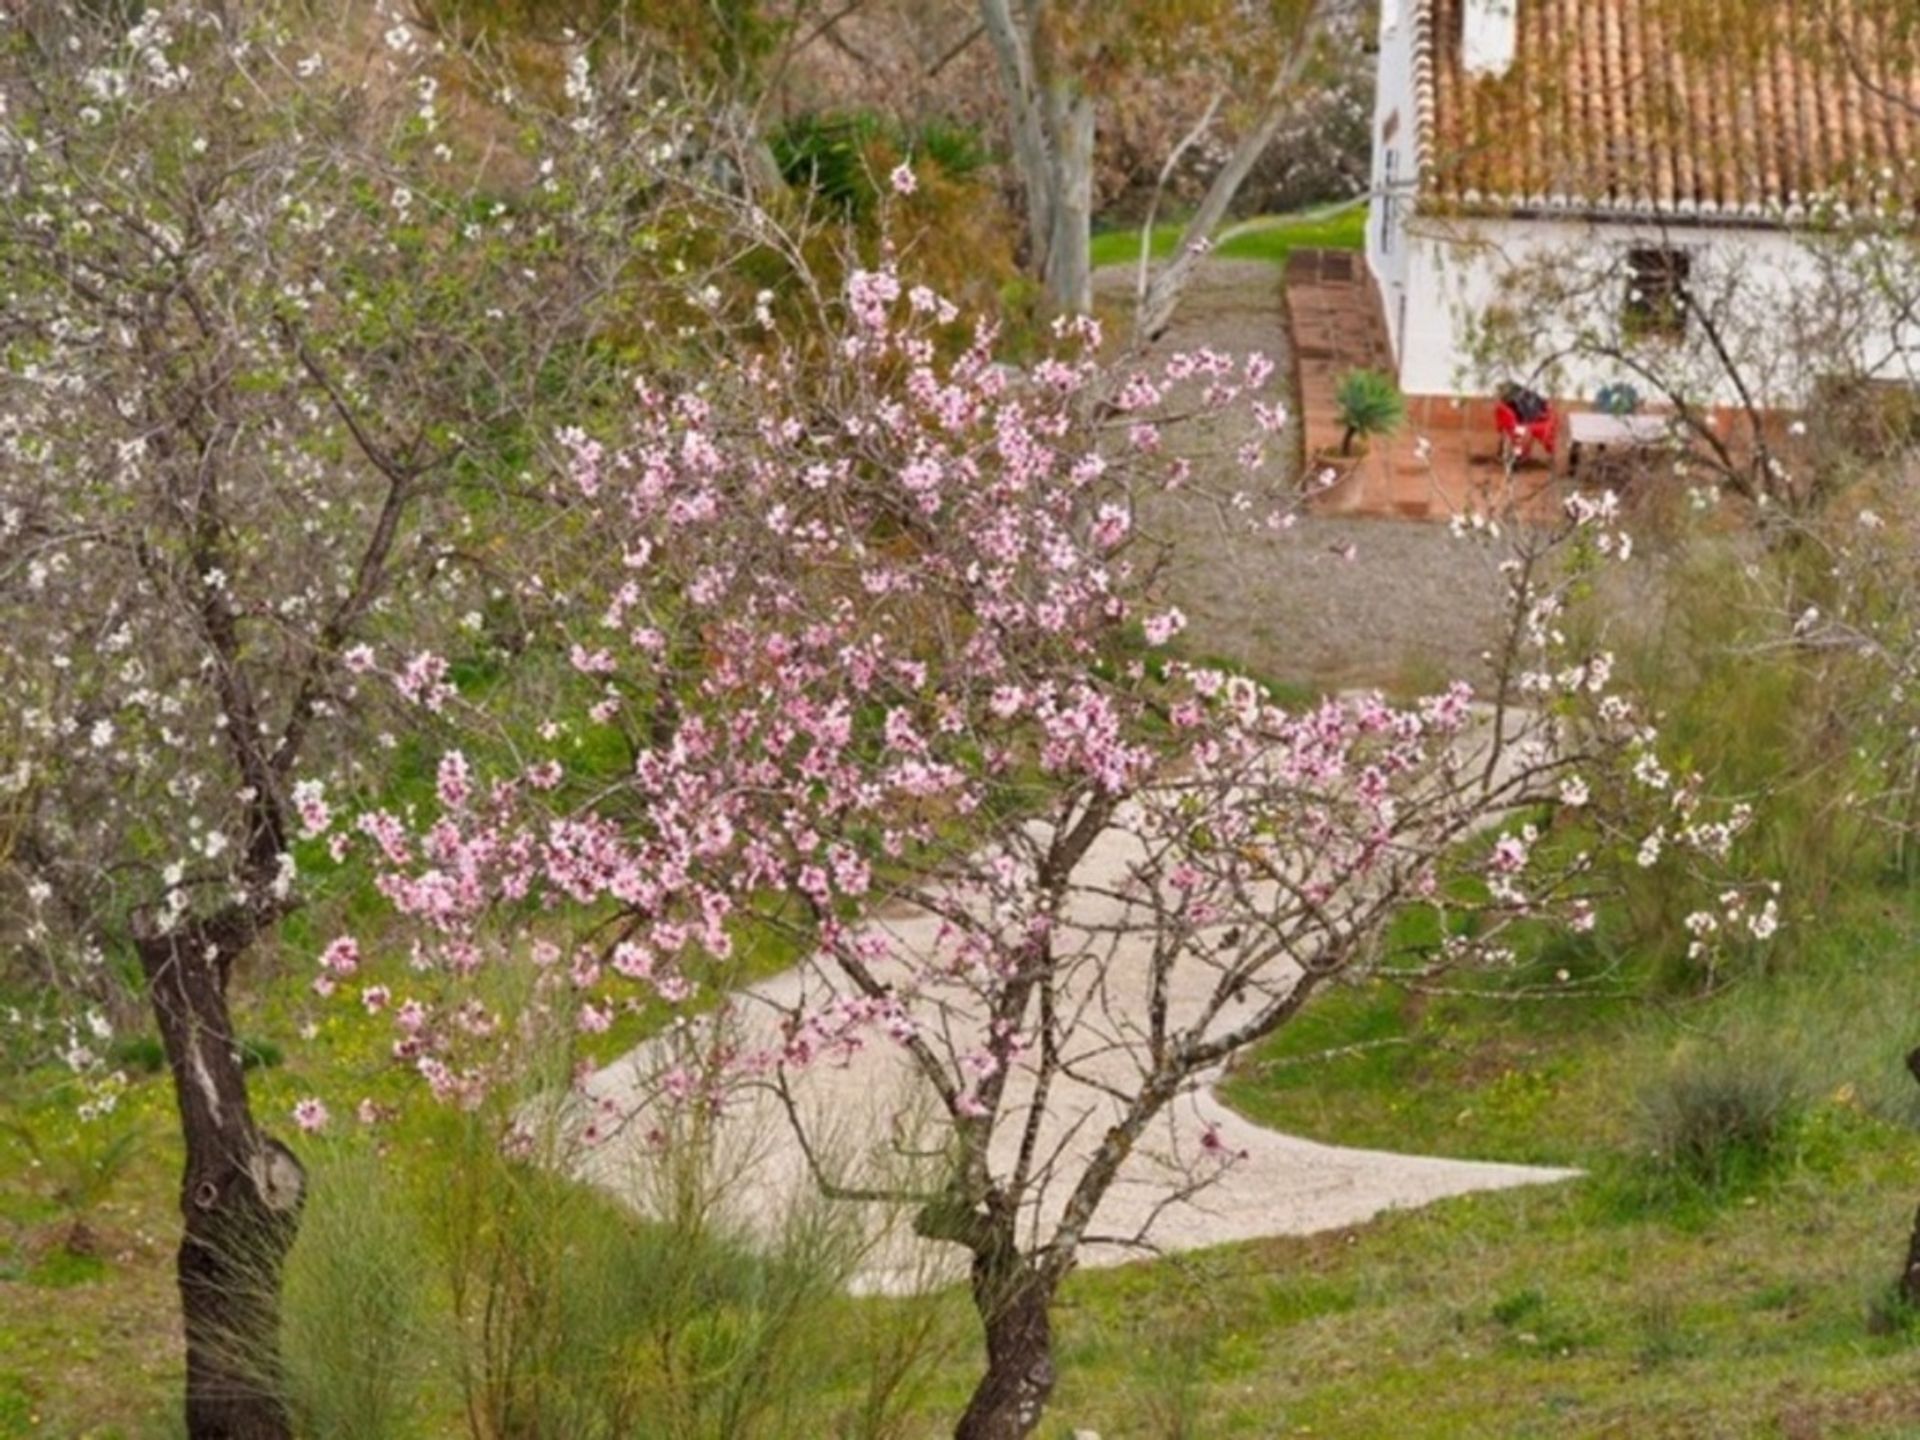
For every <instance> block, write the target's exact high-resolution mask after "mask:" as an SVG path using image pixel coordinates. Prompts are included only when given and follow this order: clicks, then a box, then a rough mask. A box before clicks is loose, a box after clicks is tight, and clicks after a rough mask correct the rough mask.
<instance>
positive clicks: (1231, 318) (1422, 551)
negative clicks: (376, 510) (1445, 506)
mask: <svg viewBox="0 0 1920 1440" xmlns="http://www.w3.org/2000/svg"><path fill="white" fill-rule="evenodd" d="M1133 275H1134V272H1133V271H1132V269H1131V268H1129V267H1113V268H1110V269H1106V270H1102V271H1101V272H1099V274H1098V275H1097V276H1096V283H1097V285H1098V288H1099V291H1100V293H1101V295H1102V296H1103V298H1105V299H1107V300H1108V301H1110V302H1113V303H1121V304H1123V303H1124V302H1125V297H1126V295H1127V292H1128V290H1129V287H1130V285H1131V283H1132V279H1133ZM1202 345H1207V346H1212V347H1213V348H1215V349H1218V350H1225V351H1228V352H1230V353H1234V354H1246V353H1248V352H1251V351H1255V350H1259V351H1264V352H1265V353H1266V354H1268V355H1269V356H1271V357H1272V358H1273V359H1274V360H1275V361H1276V362H1277V363H1278V365H1279V372H1278V375H1277V376H1276V379H1275V381H1274V384H1275V385H1276V386H1282V385H1284V383H1285V382H1284V377H1285V376H1286V374H1287V373H1288V366H1287V353H1286V350H1287V334H1286V325H1285V318H1284V312H1283V309H1282V304H1281V294H1280V271H1279V268H1278V267H1276V266H1274V265H1271V264H1268V263H1266V262H1264V261H1258V260H1210V261H1208V262H1207V264H1206V265H1205V266H1203V267H1202V269H1201V270H1200V271H1199V273H1198V274H1197V275H1196V277H1195V279H1194V282H1193V286H1192V288H1191V289H1190V290H1189V291H1188V293H1187V296H1186V298H1185V300H1184V301H1183V302H1182V304H1181V307H1180V310H1179V312H1178V313H1177V314H1176V316H1175V318H1174V323H1173V327H1172V329H1171V330H1170V331H1169V332H1168V334H1167V335H1166V336H1165V337H1164V338H1163V339H1162V340H1161V342H1160V347H1161V348H1162V349H1187V348H1198V347H1199V346H1202ZM1183 429H1184V430H1186V431H1187V432H1189V433H1182V431H1183ZM1254 434H1255V431H1254V428H1253V426H1252V424H1251V421H1250V420H1249V421H1247V422H1244V423H1243V424H1241V425H1240V426H1239V427H1237V428H1236V427H1233V426H1226V425H1222V424H1221V423H1219V422H1217V421H1213V420H1209V421H1207V422H1206V423H1205V424H1204V426H1201V425H1194V426H1187V427H1182V426H1180V425H1178V424H1175V425H1173V426H1170V427H1169V432H1168V439H1169V443H1170V445H1172V446H1173V447H1175V448H1177V449H1180V450H1182V451H1184V452H1185V453H1189V454H1191V455H1193V456H1194V458H1195V461H1196V464H1197V465H1200V466H1203V467H1209V468H1210V469H1211V471H1212V472H1213V473H1214V474H1216V475H1219V476H1230V475H1231V473H1232V466H1231V456H1232V454H1233V452H1234V451H1235V450H1236V449H1237V448H1238V447H1239V445H1240V444H1241V443H1243V442H1244V441H1246V440H1248V439H1250V438H1253V436H1254ZM1282 440H1283V444H1282V447H1281V449H1282V451H1283V453H1282V454H1277V455H1276V456H1275V458H1274V460H1273V461H1272V462H1270V465H1269V478H1268V481H1267V485H1268V489H1269V490H1270V491H1272V492H1274V493H1280V492H1285V491H1287V490H1289V489H1290V488H1291V487H1292V486H1293V484H1294V483H1295V477H1294V472H1295V470H1296V469H1297V463H1298V462H1297V459H1296V458H1295V457H1296V456H1297V449H1298V437H1297V433H1296V432H1289V433H1288V434H1287V435H1285V436H1283V437H1282ZM1226 483H1231V481H1230V480H1229V481H1227V482H1226ZM1143 519H1144V523H1145V528H1147V529H1148V530H1149V531H1150V532H1151V533H1153V534H1154V535H1155V536H1156V537H1157V538H1159V539H1161V540H1163V541H1164V542H1165V543H1167V544H1168V545H1169V546H1170V547H1171V555H1170V562H1169V566H1168V570H1167V575H1166V579H1167V588H1168V592H1169V598H1171V600H1172V601H1173V603H1175V604H1176V605H1178V606H1179V607H1180V608H1181V609H1182V610H1184V611H1185V612H1186V614H1187V617H1188V621H1189V628H1188V632H1187V648H1188V649H1189V650H1190V651H1191V652H1192V653H1194V654H1198V655H1204V656H1213V657H1218V658H1221V659H1229V660H1233V661H1236V662H1238V663H1240V664H1242V665H1245V666H1247V667H1249V668H1250V669H1252V670H1254V671H1256V672H1258V673H1260V674H1262V675H1265V676H1267V677H1268V678H1271V679H1277V680H1287V681H1293V682H1299V683H1304V684H1309V685H1315V686H1321V687H1325V688H1339V687H1345V686H1354V685H1381V686H1387V687H1405V686H1418V687H1424V686H1430V685H1432V684H1434V683H1436V682H1438V681H1440V680H1442V679H1444V678H1447V677H1451V676H1456V675H1464V676H1466V677H1468V678H1470V679H1477V678H1479V677H1480V675H1481V673H1482V672H1481V667H1480V664H1479V660H1478V657H1479V656H1480V654H1481V652H1482V651H1484V650H1485V649H1486V647H1487V645H1488V644H1489V642H1490V641H1491V640H1492V638H1493V637H1494V635H1495V633H1496V630H1497V626H1498V624H1499V616H1500V608H1501V606H1500V581H1499V576H1498V573H1497V571H1496V570H1495V568H1494V566H1495V562H1496V560H1497V558H1498V557H1497V556H1495V555H1493V554H1492V553H1490V551H1489V550H1488V549H1487V548H1486V547H1482V546H1477V545H1471V544H1463V543H1462V542H1460V541H1458V540H1455V539H1454V538H1453V537H1452V536H1451V535H1450V534H1449V533H1448V532H1447V529H1446V527H1445V526H1443V525H1434V524H1429V523H1425V522H1420V521H1406V520H1355V519H1340V518H1322V517H1318V516H1311V515H1308V516H1303V517H1302V518H1301V519H1300V520H1299V521H1298V522H1297V524H1296V525H1295V526H1294V528H1293V529H1292V530H1290V531H1287V532H1284V533H1274V532H1272V531H1266V530H1261V529H1259V528H1256V527H1255V526H1253V525H1251V524H1249V523H1248V522H1247V521H1246V518H1245V517H1244V516H1241V515H1233V516H1223V515H1222V514H1221V512H1220V509H1219V507H1218V505H1217V504H1216V503H1215V502H1213V501H1211V500H1209V499H1206V498H1203V497H1202V496H1200V495H1198V494H1183V493H1180V492H1176V493H1174V494H1172V495H1168V496H1162V497H1156V499H1155V500H1154V502H1153V504H1152V506H1151V508H1150V510H1149V511H1148V512H1147V513H1146V515H1145V516H1144V517H1143ZM1349 557H1350V558H1349Z"/></svg>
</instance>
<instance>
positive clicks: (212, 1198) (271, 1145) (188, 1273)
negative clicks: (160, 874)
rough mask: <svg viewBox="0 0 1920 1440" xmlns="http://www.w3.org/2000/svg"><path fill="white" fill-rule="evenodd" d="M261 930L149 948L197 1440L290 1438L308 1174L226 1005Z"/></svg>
mask: <svg viewBox="0 0 1920 1440" xmlns="http://www.w3.org/2000/svg"><path fill="white" fill-rule="evenodd" d="M251 937H252V927H251V926H250V925H249V924H247V923H246V922H245V921H244V920H242V919H239V918H238V917H232V916H229V917H227V918H225V919H224V920H223V919H219V918H216V919H215V920H211V921H206V922H200V923H195V924H189V925H186V926H184V927H182V928H181V929H180V930H177V931H175V932H174V933H172V934H168V935H164V936H148V937H145V938H142V939H141V940H140V941H139V942H138V950H139V955H140V964H141V968H142V969H143V970H144V971H145V972H146V977H147V985H148V989H149V991H150V994H151V998H152V1001H153V1013H154V1018H155V1019H156V1020H157V1021H158V1022H159V1025H160V1036H161V1039H162V1041H163V1042H164V1044H165V1046H166V1052H167V1063H168V1066H169V1067H170V1069H171V1070H172V1072H173V1087H174V1095H175V1098H176V1100H177V1102H178V1105H179V1111H180V1133H181V1138H182V1140H183V1141H184V1142H185V1149H186V1165H185V1169H184V1171H183V1173H182V1176H181V1182H180V1210H181V1216H182V1218H183V1220H184V1222H185V1225H184V1233H183V1234H182V1236H181V1240H180V1252H179V1257H178V1260H177V1273H178V1277H179V1284H180V1309H181V1314H182V1317H183V1319H184V1320H185V1322H186V1341H187V1387H186V1421H187V1434H188V1435H189V1436H190V1437H191V1440H290V1437H291V1435H292V1433H293V1430H292V1425H291V1422H290V1420H289V1417H288V1414H287V1407H286V1402H285V1399H284V1397H283V1394H282V1389H281V1383H280V1345H279V1330H280V1281H281V1272H282V1269H283V1266H284V1263H285V1260H286V1255H287V1251H288V1249H289V1248H290V1247H291V1246H292V1244H293V1239H294V1235H295V1232H296V1231H297V1230H298V1228H299V1223H300V1206H301V1201H302V1199H303V1197H304V1195H305V1191H306V1175H305V1172H304V1171H303V1170H302V1169H301V1166H300V1162H299V1161H298V1160H297V1159H296V1158H295V1157H294V1155H293V1152H292V1151H290V1150H288V1149H287V1148H286V1147H285V1146H284V1145H281V1144H280V1143H279V1142H277V1141H275V1140H272V1139H270V1138H268V1137H266V1136H264V1135H262V1134H261V1133H260V1132H259V1131H258V1130H256V1129H255V1128H254V1124H253V1115H252V1112H251V1110H250V1109H249V1107H248V1103H247V1086H246V1075H245V1072H244V1070H243V1069H242V1066H241V1058H240V1052H239V1049H238V1047H237V1045H236V1043H235V1039H234V1034H233V1024H232V1020H231V1017H230V1015H229V1013H228V1009H227V978H228V975H229V974H230V973H231V969H232V965H233V961H234V958H235V956H236V955H237V954H238V953H239V951H240V950H241V949H243V948H244V947H245V945H246V944H247V943H248V942H249V941H250V939H251Z"/></svg>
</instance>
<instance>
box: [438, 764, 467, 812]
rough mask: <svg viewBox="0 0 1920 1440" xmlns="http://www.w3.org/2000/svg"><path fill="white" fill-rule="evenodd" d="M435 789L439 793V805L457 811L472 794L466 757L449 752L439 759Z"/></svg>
mask: <svg viewBox="0 0 1920 1440" xmlns="http://www.w3.org/2000/svg"><path fill="white" fill-rule="evenodd" d="M436 788H437V789H438V790H439V792H440V803H441V804H442V805H444V806H446V807H447V809H449V810H458V809H459V808H460V807H461V806H462V805H465V804H466V803H467V800H468V798H469V797H470V796H471V795H472V794H473V779H472V774H471V772H470V771H469V769H468V767H467V757H466V756H464V755H462V754H461V753H460V752H459V751H458V750H449V751H447V753H446V754H444V755H442V756H441V757H440V773H439V776H438V781H437V787H436Z"/></svg>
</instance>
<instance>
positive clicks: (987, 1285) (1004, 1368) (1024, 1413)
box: [953, 1235, 1058, 1440]
mask: <svg viewBox="0 0 1920 1440" xmlns="http://www.w3.org/2000/svg"><path fill="white" fill-rule="evenodd" d="M973 1304H974V1308H975V1309H976V1310H977V1311H978V1312H979V1314H980V1323H981V1326H982V1327H983V1329H984V1330H985V1332H986V1340H987V1371H986V1374H984V1375H982V1376H981V1377H980V1383H979V1384H978V1385H977V1386H975V1387H974V1391H973V1398H972V1399H971V1400H969V1401H968V1402H967V1409H966V1413H965V1414H964V1415H962V1416H961V1417H960V1424H959V1425H958V1427H956V1428H955V1430H954V1432H953V1434H954V1440H1026V1437H1028V1436H1029V1435H1031V1434H1033V1432H1034V1431H1035V1430H1036V1429H1038V1428H1039V1425H1040V1421H1041V1418H1042V1417H1043V1416H1044V1415H1045V1414H1046V1410H1047V1401H1048V1400H1049V1399H1051V1398H1052V1396H1053V1387H1054V1382H1055V1380H1056V1379H1057V1378H1058V1377H1057V1372H1056V1369H1055V1366H1054V1359H1053V1313H1052V1312H1053V1283H1052V1281H1051V1280H1050V1279H1048V1278H1047V1277H1046V1276H1044V1275H1042V1274H1041V1273H1039V1272H1038V1271H1036V1270H1035V1269H1034V1267H1033V1266H1032V1265H1030V1264H1028V1263H1027V1262H1026V1261H1025V1260H1023V1259H1021V1258H1020V1256H1019V1255H1018V1254H1016V1253H1015V1252H1014V1247H1013V1242H1012V1237H1011V1236H1010V1235H1009V1236H1008V1237H1007V1238H1006V1243H1005V1244H1004V1246H1002V1245H999V1244H995V1245H992V1246H990V1247H989V1248H987V1249H985V1250H978V1251H975V1253H974V1257H973Z"/></svg>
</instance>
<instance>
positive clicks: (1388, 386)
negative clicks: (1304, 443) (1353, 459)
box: [1333, 370, 1407, 455]
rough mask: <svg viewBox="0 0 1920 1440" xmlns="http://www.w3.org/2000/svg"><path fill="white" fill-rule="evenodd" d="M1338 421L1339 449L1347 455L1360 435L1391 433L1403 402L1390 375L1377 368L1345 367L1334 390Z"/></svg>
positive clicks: (1404, 407)
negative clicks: (1341, 428)
mask: <svg viewBox="0 0 1920 1440" xmlns="http://www.w3.org/2000/svg"><path fill="white" fill-rule="evenodd" d="M1333 399H1334V404H1335V406H1336V407H1338V412H1339V416H1340V423H1341V424H1342V425H1343V426H1345V427H1346V433H1345V434H1344V435H1342V436H1341V437H1340V453H1341V454H1342V455H1351V454H1352V453H1353V442H1354V441H1355V440H1358V439H1361V438H1363V437H1368V438H1370V437H1372V436H1375V435H1391V434H1392V433H1393V432H1394V431H1396V430H1398V429H1399V428H1400V423H1401V421H1403V420H1405V419H1406V417H1407V403H1406V401H1405V400H1404V399H1403V398H1402V397H1401V394H1400V387H1399V386H1397V385H1395V384H1394V383H1393V378H1392V377H1391V376H1388V375H1382V374H1381V373H1380V372H1379V371H1378V370H1349V371H1348V372H1347V373H1346V374H1345V375H1344V376H1343V377H1341V380H1340V388H1339V389H1338V390H1336V391H1335V392H1334V397H1333Z"/></svg>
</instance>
